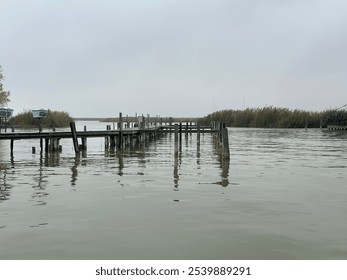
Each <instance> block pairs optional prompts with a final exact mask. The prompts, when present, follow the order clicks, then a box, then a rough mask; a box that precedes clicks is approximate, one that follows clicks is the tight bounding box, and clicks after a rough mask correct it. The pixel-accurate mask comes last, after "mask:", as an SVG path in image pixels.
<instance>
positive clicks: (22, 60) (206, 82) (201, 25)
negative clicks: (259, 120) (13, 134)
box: [0, 0, 347, 115]
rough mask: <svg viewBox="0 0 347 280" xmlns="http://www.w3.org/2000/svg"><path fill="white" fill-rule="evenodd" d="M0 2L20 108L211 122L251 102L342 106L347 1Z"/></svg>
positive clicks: (6, 61)
mask: <svg viewBox="0 0 347 280" xmlns="http://www.w3.org/2000/svg"><path fill="white" fill-rule="evenodd" d="M4 3H5V4H4ZM1 4H2V5H1V7H2V8H1V10H0V15H1V17H0V23H1V24H0V32H1V34H2V37H3V39H4V41H5V42H6V44H1V45H0V63H1V64H2V66H3V68H4V73H5V74H6V76H7V77H8V79H7V85H8V88H9V89H10V90H11V92H12V93H13V95H12V103H11V105H13V106H18V107H23V106H32V107H35V106H39V107H42V106H44V105H42V104H45V105H46V106H49V107H53V106H54V107H57V109H59V108H61V109H62V110H65V108H67V109H68V110H69V111H71V113H72V114H73V115H87V114H89V113H90V111H91V109H93V108H100V111H97V112H95V114H100V115H109V114H113V112H114V111H123V112H125V111H126V110H129V111H130V112H133V111H134V110H137V111H142V112H144V113H147V112H148V113H152V114H157V112H159V111H160V114H162V115H164V114H165V113H167V114H168V115H201V114H202V115H204V114H208V113H210V112H211V111H212V110H215V109H216V110H218V109H225V108H242V107H243V104H244V101H243V100H246V103H248V104H250V105H252V106H255V107H259V106H264V105H265V104H267V105H274V106H277V105H281V106H286V105H288V106H291V107H294V108H302V109H308V110H310V109H313V110H316V109H324V108H326V106H337V105H339V104H340V103H341V102H342V103H346V102H345V101H344V100H341V98H343V95H342V93H343V92H346V89H347V82H346V81H345V74H346V72H347V66H346V65H347V63H346V62H347V61H346V56H345V54H344V53H345V49H346V41H347V39H345V36H344V34H346V27H347V19H346V17H345V15H344V11H345V8H346V6H347V4H346V3H345V1H341V0H330V1H325V0H320V1H313V0H303V1H273V0H267V1H254V0H242V1H241V0H233V1H226V0H216V1H207V0H201V1H194V0H189V1H183V0H175V1H173V0H163V1H155V0H151V1H139V0H129V1H108V0H102V1H80V0H72V1H48V0H37V1H22V0H12V1H5V2H4V1H2V2H1ZM327 92H329V97H330V98H329V100H327V97H326V96H327ZM297 96H301V98H297ZM313 96H314V99H315V102H312V100H311V102H310V99H312V98H313ZM327 102H328V103H327ZM188 103H189V104H188ZM82 104H83V105H82ZM192 104H194V106H192ZM313 104H314V105H313ZM246 105H247V104H246ZM116 108H117V109H116ZM98 110H99V109H98Z"/></svg>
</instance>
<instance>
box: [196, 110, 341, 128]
mask: <svg viewBox="0 0 347 280" xmlns="http://www.w3.org/2000/svg"><path fill="white" fill-rule="evenodd" d="M213 121H218V122H222V123H225V124H226V126H228V127H254V128H303V127H307V128H319V127H327V126H328V125H340V126H345V125H347V111H346V110H338V109H332V110H326V111H323V112H311V111H303V110H290V109H287V108H277V107H272V106H271V107H263V108H256V109H251V108H247V109H245V110H222V111H217V112H214V113H212V114H209V115H207V116H205V117H203V118H201V119H200V122H201V123H202V124H206V125H207V124H210V123H211V122H213Z"/></svg>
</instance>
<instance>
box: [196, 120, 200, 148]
mask: <svg viewBox="0 0 347 280" xmlns="http://www.w3.org/2000/svg"><path fill="white" fill-rule="evenodd" d="M196 139H197V142H198V144H200V123H198V124H197V132H196Z"/></svg>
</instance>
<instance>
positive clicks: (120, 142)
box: [118, 112, 123, 149]
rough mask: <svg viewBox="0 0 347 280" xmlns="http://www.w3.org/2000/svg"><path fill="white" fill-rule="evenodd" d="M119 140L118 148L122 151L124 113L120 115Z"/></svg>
mask: <svg viewBox="0 0 347 280" xmlns="http://www.w3.org/2000/svg"><path fill="white" fill-rule="evenodd" d="M118 121H119V139H118V148H119V149H122V147H123V131H122V130H123V118H122V113H121V112H120V113H119V120H118Z"/></svg>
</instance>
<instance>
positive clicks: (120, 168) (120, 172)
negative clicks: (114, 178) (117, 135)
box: [117, 151, 124, 176]
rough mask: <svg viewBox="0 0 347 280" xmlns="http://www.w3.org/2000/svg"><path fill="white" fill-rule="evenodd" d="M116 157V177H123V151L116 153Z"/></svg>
mask: <svg viewBox="0 0 347 280" xmlns="http://www.w3.org/2000/svg"><path fill="white" fill-rule="evenodd" d="M117 157H118V173H117V174H118V175H119V176H123V169H124V161H123V151H117Z"/></svg>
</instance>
